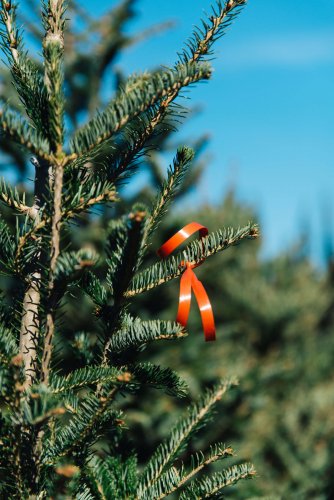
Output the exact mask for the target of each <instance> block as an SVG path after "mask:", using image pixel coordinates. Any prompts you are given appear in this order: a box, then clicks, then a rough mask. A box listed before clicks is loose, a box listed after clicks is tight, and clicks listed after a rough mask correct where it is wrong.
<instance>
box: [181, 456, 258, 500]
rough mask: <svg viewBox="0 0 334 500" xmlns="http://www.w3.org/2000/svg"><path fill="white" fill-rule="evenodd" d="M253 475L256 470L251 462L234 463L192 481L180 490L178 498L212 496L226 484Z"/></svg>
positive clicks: (194, 499) (229, 484)
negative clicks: (222, 469) (220, 470)
mask: <svg viewBox="0 0 334 500" xmlns="http://www.w3.org/2000/svg"><path fill="white" fill-rule="evenodd" d="M255 475H256V471H255V469H254V466H253V465H252V464H241V465H234V466H233V467H230V468H228V469H226V470H224V471H222V472H216V473H214V474H211V476H206V477H204V478H203V479H199V480H197V481H194V482H193V483H191V484H190V485H189V486H188V487H187V488H186V489H185V490H184V491H183V492H182V494H181V496H180V500H201V499H202V498H212V497H213V496H216V495H217V494H218V493H220V492H221V490H222V489H224V488H226V487H227V486H232V485H233V484H235V483H237V482H238V481H240V480H241V479H252V478H254V477H255Z"/></svg>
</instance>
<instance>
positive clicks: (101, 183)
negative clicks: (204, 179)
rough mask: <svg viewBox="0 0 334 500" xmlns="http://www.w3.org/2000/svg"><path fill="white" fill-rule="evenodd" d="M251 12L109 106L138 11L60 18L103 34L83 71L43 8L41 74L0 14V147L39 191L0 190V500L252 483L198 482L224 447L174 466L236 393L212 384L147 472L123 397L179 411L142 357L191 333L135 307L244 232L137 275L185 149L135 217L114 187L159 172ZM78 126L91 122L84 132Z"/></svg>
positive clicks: (184, 173)
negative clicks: (111, 71) (117, 61)
mask: <svg viewBox="0 0 334 500" xmlns="http://www.w3.org/2000/svg"><path fill="white" fill-rule="evenodd" d="M244 4H245V0H228V1H227V2H226V3H225V4H223V3H221V2H217V3H216V4H215V6H214V7H213V10H212V15H211V16H210V17H209V18H208V19H207V20H204V21H202V26H201V28H197V29H196V30H195V31H194V33H193V35H192V36H191V38H190V39H189V40H188V42H187V48H186V49H185V50H183V51H182V52H181V53H180V54H179V56H178V60H177V61H176V63H175V65H174V66H173V67H172V68H169V69H166V68H164V69H159V70H156V71H152V72H151V73H147V72H145V73H143V74H136V75H133V76H130V77H129V78H122V76H119V82H118V85H117V89H116V92H115V95H114V96H113V98H112V99H111V100H110V102H108V103H107V104H105V105H104V103H103V102H101V101H100V99H99V92H98V89H100V87H101V81H102V79H103V76H104V73H105V71H106V69H107V67H108V66H109V65H110V63H111V62H112V60H113V58H114V57H115V54H117V52H118V51H119V50H121V49H122V48H123V47H124V46H126V45H127V44H129V43H131V39H130V38H129V37H126V36H125V35H124V34H123V32H122V26H123V24H124V22H125V20H127V19H128V18H130V17H131V16H132V10H133V2H132V1H130V0H126V1H124V2H122V3H121V4H120V5H119V6H118V7H117V8H116V9H114V10H113V11H112V12H111V13H110V14H109V15H107V16H106V17H105V18H104V19H102V20H101V22H100V23H99V22H97V21H94V22H93V21H91V19H88V20H87V18H86V13H85V12H84V11H83V10H82V9H81V7H80V6H79V5H76V4H73V6H72V8H71V10H69V11H68V13H67V14H66V16H67V17H68V16H69V14H72V15H73V16H81V17H82V18H84V19H86V21H87V23H88V24H89V23H91V24H90V26H91V27H92V29H93V28H94V29H95V30H96V31H97V32H98V33H99V34H100V35H102V40H103V44H101V45H99V50H97V51H96V53H95V54H93V56H92V57H91V60H88V56H87V55H83V53H77V52H76V50H77V49H76V43H77V40H78V39H79V38H80V37H78V34H77V33H76V31H75V29H74V28H73V30H71V27H70V26H66V22H65V7H66V5H65V3H64V2H63V1H62V0H50V1H49V2H43V3H42V25H43V28H42V30H40V29H39V27H38V26H37V27H36V25H35V24H32V25H31V24H30V22H28V21H27V23H26V24H27V28H28V29H29V30H30V31H31V33H32V35H33V36H35V37H36V39H37V40H40V41H41V43H42V57H41V59H39V58H37V59H36V58H35V57H33V56H32V55H31V54H29V52H28V51H27V49H26V48H25V45H24V39H23V38H24V33H23V32H21V30H20V29H19V28H18V26H19V23H18V20H17V15H20V10H19V7H18V6H17V5H16V4H15V3H14V2H4V1H1V21H2V31H1V39H2V49H3V52H4V54H5V55H6V57H7V65H8V68H9V72H8V71H7V70H6V69H3V70H2V71H3V80H4V82H8V81H11V82H12V83H13V84H14V88H15V92H16V95H12V91H11V90H7V91H6V92H7V94H8V97H9V99H6V100H4V101H3V102H2V104H1V111H0V121H1V125H0V126H1V131H2V137H1V145H2V146H3V149H4V150H5V152H6V153H7V154H8V155H9V157H10V158H11V161H13V162H15V165H14V166H13V167H12V169H14V170H15V172H17V173H18V175H17V178H20V176H21V179H24V176H25V174H26V172H27V153H28V154H29V155H30V156H31V155H32V157H31V164H32V165H33V167H34V180H33V182H32V184H33V189H32V190H31V189H29V186H28V187H26V186H24V189H22V186H21V185H18V186H17V187H13V185H11V184H10V182H9V181H8V179H3V180H2V181H1V184H0V199H1V202H2V214H1V218H0V264H1V272H2V274H3V279H2V284H1V286H2V292H1V293H2V302H1V310H0V343H1V357H0V359H1V364H0V376H1V378H0V381H1V428H0V429H1V430H0V446H1V466H0V488H1V489H0V491H1V496H2V497H4V498H29V497H30V498H31V497H32V496H34V497H36V498H50V497H57V498H61V497H63V496H64V497H73V498H79V499H89V498H110V499H114V498H117V499H118V498H119V499H121V498H133V499H134V498H138V499H152V498H165V497H167V496H169V495H172V496H173V495H174V496H175V495H177V497H178V498H183V499H186V498H187V499H188V498H210V497H213V496H217V495H220V494H221V492H222V490H223V489H224V488H225V487H227V486H230V485H233V484H234V483H236V482H238V481H239V480H240V479H244V478H250V477H253V476H254V468H253V466H252V465H250V464H246V463H241V464H237V465H233V466H230V467H225V468H220V469H219V470H218V471H216V472H214V473H211V472H210V470H207V469H208V468H209V467H210V465H211V464H213V463H215V462H218V461H219V460H222V459H224V458H228V457H230V456H231V455H232V454H233V451H232V449H231V447H230V445H224V444H223V443H221V442H217V443H213V444H212V445H210V446H209V445H206V446H205V449H204V452H202V451H195V452H194V453H192V454H191V456H190V457H189V461H186V462H184V461H182V456H183V453H184V452H185V450H186V449H187V448H188V445H189V443H190V441H191V439H192V438H193V437H194V435H195V434H196V433H197V432H198V431H199V430H200V429H201V428H202V427H203V426H204V425H205V424H207V422H208V421H209V420H210V417H211V416H212V413H213V411H214V409H215V407H216V406H217V403H218V402H219V400H220V399H221V398H222V397H223V396H224V394H225V393H226V392H227V391H228V389H230V388H231V387H233V386H234V385H236V381H235V380H234V379H233V378H232V379H224V380H220V381H216V383H215V384H213V385H212V387H211V388H209V389H208V390H206V392H205V393H204V395H203V396H202V397H200V398H198V399H197V400H196V401H195V402H193V403H189V404H188V409H187V411H186V413H185V415H183V416H182V417H181V418H180V419H179V420H178V421H177V422H176V423H175V424H174V425H173V426H172V428H171V430H170V432H169V434H168V435H167V436H166V437H165V438H164V440H163V441H162V442H161V443H160V444H158V445H157V447H156V449H155V451H154V452H153V453H152V455H151V456H150V457H149V458H148V460H147V462H146V464H140V466H139V465H138V463H137V450H136V449H133V446H132V444H131V442H129V440H128V438H127V435H128V430H127V423H126V407H125V408H122V400H121V398H120V396H122V395H125V396H126V395H127V394H130V395H131V397H132V398H134V399H136V398H138V399H140V398H141V397H142V394H143V393H144V394H145V392H144V389H145V387H154V388H157V389H160V390H163V391H165V392H167V393H168V394H169V395H171V396H174V397H179V398H182V397H186V396H187V384H186V383H185V381H184V380H183V379H182V378H181V377H180V376H179V375H178V374H177V373H176V372H175V371H173V370H172V369H171V368H169V367H164V366H160V365H156V364H153V363H152V362H150V361H147V360H145V361H139V358H140V356H139V353H140V351H141V350H142V348H143V346H145V345H146V344H149V343H155V341H159V340H161V341H163V340H169V341H170V342H176V341H177V340H178V339H182V338H183V337H185V336H186V335H187V331H186V329H185V326H184V324H181V323H180V322H175V321H172V319H173V318H171V319H170V320H158V319H156V318H155V317H153V318H151V319H149V320H144V319H141V318H140V316H139V315H138V316H134V315H133V313H132V309H131V307H132V306H133V304H135V302H136V299H137V296H138V295H140V294H142V293H144V292H145V291H147V290H150V289H155V288H156V287H160V286H161V285H163V284H164V283H167V282H169V281H171V280H175V279H177V278H179V277H180V276H181V277H182V278H183V276H184V275H185V274H186V272H188V271H189V270H190V269H192V268H194V267H195V266H197V265H199V264H200V263H202V262H203V261H204V260H205V259H207V258H209V257H211V256H213V255H215V254H216V253H218V252H221V251H223V250H225V249H227V248H229V247H231V246H232V245H235V244H237V243H239V242H241V241H243V240H246V239H253V238H256V237H257V235H258V229H257V226H256V225H254V224H252V223H248V224H246V225H244V226H243V227H239V228H237V229H232V228H231V227H227V228H223V229H219V230H217V231H215V232H211V233H209V234H208V235H205V234H204V233H203V232H202V234H201V236H202V237H201V238H200V239H199V240H195V241H193V242H191V243H190V244H189V243H187V245H186V246H185V247H184V249H183V251H182V253H179V254H178V255H176V256H175V257H173V256H172V257H169V258H166V259H165V260H163V261H160V259H158V257H156V261H155V262H153V263H151V262H150V261H148V260H146V255H147V253H148V251H149V249H150V247H151V245H152V238H153V237H155V238H156V237H157V235H158V233H159V231H160V223H161V221H162V219H163V217H164V216H165V214H166V211H167V208H168V205H170V204H172V203H173V198H175V196H176V195H177V193H178V192H180V190H182V186H183V183H184V182H185V183H186V182H188V183H189V182H192V181H191V177H189V175H188V169H190V168H191V164H192V161H193V158H194V150H193V149H192V148H189V147H186V146H181V147H179V148H178V150H177V152H176V154H175V158H174V161H173V162H172V164H171V166H170V168H169V170H168V173H167V176H166V178H165V179H163V180H162V181H161V185H160V187H159V189H158V190H157V193H156V194H155V196H154V198H153V199H152V201H151V202H150V204H149V205H145V204H144V201H146V199H145V197H143V199H142V200H138V201H137V202H136V203H135V204H133V205H132V206H131V207H130V208H129V207H128V202H126V201H122V184H123V183H124V181H125V180H126V179H129V178H130V176H131V174H133V173H134V172H135V171H136V169H137V167H138V166H139V165H140V159H142V158H146V157H147V155H148V154H149V153H150V152H151V153H152V151H153V153H152V157H151V159H150V160H146V161H148V162H149V163H150V165H151V167H152V171H154V150H155V149H156V148H157V147H158V145H159V144H161V143H163V141H164V138H165V136H166V135H168V134H170V133H171V131H172V130H173V127H174V121H175V119H179V118H180V117H182V116H183V115H184V113H185V110H184V108H182V107H180V105H179V103H178V102H177V98H178V96H179V95H180V93H181V92H182V90H183V89H184V88H186V87H189V86H191V85H193V84H195V83H196V82H199V81H201V80H207V79H209V78H210V76H211V72H212V70H211V65H210V63H209V62H207V59H208V58H210V56H211V54H212V48H213V44H214V42H215V41H216V40H218V39H219V38H220V37H221V36H222V35H224V33H225V31H226V28H227V27H228V26H229V25H230V23H231V21H232V20H233V18H234V17H236V15H237V14H238V13H239V11H240V10H241V8H242V7H243V6H244ZM109 23H110V26H111V27H110V26H109V29H108V30H107V34H108V36H104V35H105V33H106V30H105V28H106V26H108V25H109ZM83 37H84V35H83ZM65 42H66V43H65ZM67 49H68V50H67ZM67 57H68V58H69V59H70V60H69V61H67V60H66V58H67ZM83 78H84V79H85V78H86V84H87V83H89V86H88V89H87V85H83V86H82V79H83ZM65 95H66V96H67V99H66V98H65ZM175 101H176V102H175ZM96 107H98V108H99V110H98V111H96V112H95V109H96ZM80 113H81V115H82V113H84V114H85V116H86V117H87V121H86V123H84V124H83V125H81V124H80V125H79V123H78V119H77V118H78V115H79V114H80ZM65 125H66V126H65ZM17 145H19V147H17ZM11 173H13V172H11ZM195 177H196V176H195ZM97 205H99V206H101V207H102V209H101V212H100V214H101V216H100V218H101V225H100V226H99V227H100V229H101V228H103V237H101V234H99V236H98V238H96V239H94V238H91V239H88V240H86V241H85V243H84V244H81V245H78V244H77V243H76V242H75V236H73V232H75V231H76V229H75V227H76V226H75V224H78V225H81V224H82V225H83V226H84V227H85V228H88V232H89V234H91V233H92V232H94V227H96V216H91V215H90V212H91V210H92V208H93V207H96V206H97ZM114 207H117V208H114ZM188 222H189V221H184V224H187V223H188ZM103 224H104V225H103ZM97 242H98V244H97ZM185 263H186V264H187V269H186V270H185ZM192 279H194V278H192ZM192 283H193V282H192ZM196 283H197V282H196ZM196 286H199V285H196ZM134 307H135V306H134ZM139 314H140V311H139ZM80 317H82V318H85V320H86V318H87V317H89V320H87V323H86V328H85V330H84V331H76V325H77V324H78V323H80ZM159 344H160V343H159ZM161 344H163V342H161Z"/></svg>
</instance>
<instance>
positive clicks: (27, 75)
mask: <svg viewBox="0 0 334 500" xmlns="http://www.w3.org/2000/svg"><path fill="white" fill-rule="evenodd" d="M16 8H17V5H16V3H14V2H13V1H8V2H7V1H5V0H1V11H0V21H1V23H2V24H3V27H4V30H3V31H1V33H0V36H1V40H2V43H1V45H2V49H3V51H4V53H5V54H6V56H7V59H8V61H9V64H10V68H11V73H12V76H13V79H14V85H15V88H16V90H17V92H18V94H19V96H20V99H21V101H22V103H23V104H24V108H25V111H26V113H27V114H28V116H29V118H30V119H31V120H32V122H33V124H34V125H35V127H36V129H37V130H38V131H40V133H41V134H42V135H43V137H44V138H45V139H48V122H47V119H46V110H47V90H46V87H45V85H44V82H43V80H42V77H41V75H40V73H39V69H38V67H37V66H36V65H35V64H34V62H33V61H32V60H30V59H29V58H28V56H27V53H26V51H25V49H24V45H23V40H22V36H21V34H20V32H19V30H18V28H17V25H16Z"/></svg>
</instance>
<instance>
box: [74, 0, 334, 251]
mask: <svg viewBox="0 0 334 500" xmlns="http://www.w3.org/2000/svg"><path fill="white" fill-rule="evenodd" d="M82 3H84V4H86V5H88V2H82ZM114 4H115V2H110V1H109V0H108V1H106V0H105V1H104V2H101V3H100V4H96V13H97V14H98V13H99V11H103V10H105V9H106V8H107V7H108V6H111V5H114ZM210 4H211V2H210V1H207V0H178V1H172V0H171V1H169V2H163V1H154V0H139V1H138V4H137V11H138V13H139V17H138V19H137V20H135V21H134V22H133V23H131V24H130V25H129V30H131V31H132V30H135V29H143V28H145V27H148V26H150V25H151V24H154V23H156V22H161V21H164V20H167V19H172V20H175V21H176V24H175V27H174V28H173V29H172V30H170V31H168V32H166V33H163V34H161V35H159V36H158V37H155V38H154V39H151V40H148V41H146V42H145V43H143V44H141V45H138V46H136V47H135V48H133V49H129V50H128V51H127V52H126V54H125V56H124V57H123V58H122V60H120V61H119V65H120V66H121V67H122V69H123V70H124V71H125V72H128V73H131V72H133V71H140V70H145V69H150V68H152V67H156V66H157V65H159V64H165V65H171V64H173V63H174V62H175V60H176V52H177V50H179V49H180V47H182V45H183V42H184V40H185V39H186V38H187V36H188V35H189V34H190V33H191V31H192V27H193V25H194V24H196V23H197V22H198V20H199V19H200V18H201V17H203V16H205V11H207V12H208V11H209V8H210ZM94 8H95V6H94ZM333 28H334V2H333V1H329V0H317V2H316V3H315V2H314V1H311V0H294V1H293V2H287V1H285V2H284V1H277V0H250V1H249V3H248V5H247V7H246V8H245V9H244V11H243V12H242V14H241V15H240V17H239V18H238V19H237V20H236V22H235V23H234V25H233V26H232V27H231V28H230V30H229V32H228V33H227V35H226V36H225V37H223V38H222V39H221V40H220V41H219V42H218V43H217V45H216V60H215V61H214V62H213V64H214V68H215V73H214V76H213V79H212V81H211V82H209V83H208V84H204V85H203V84H202V85H198V86H197V87H196V88H194V89H193V90H192V92H191V94H189V95H190V96H191V99H192V104H193V105H197V104H201V105H202V106H203V111H202V113H201V114H200V115H199V116H198V117H196V118H195V119H193V120H191V121H189V122H188V123H187V124H185V126H184V127H182V129H181V130H182V131H181V132H180V135H179V137H181V138H184V139H185V140H186V138H187V137H193V136H194V135H195V136H197V135H199V134H201V133H203V132H209V133H210V135H211V143H210V152H211V155H212V159H211V161H210V163H209V165H208V167H207V171H206V173H205V175H204V177H203V181H202V182H201V183H200V186H199V188H198V189H197V191H196V192H195V193H193V195H192V197H191V199H189V200H188V203H189V204H191V203H197V202H199V201H200V200H204V201H211V202H214V203H218V202H219V201H220V200H221V199H222V197H223V196H224V192H226V189H227V188H228V187H229V186H230V185H231V184H233V185H235V187H236V190H237V193H238V197H239V198H240V199H242V200H245V201H247V202H250V203H251V204H253V205H254V206H255V208H256V209H257V210H258V213H259V217H260V221H261V225H262V232H263V251H264V255H267V256H270V255H273V254H275V253H277V252H279V251H281V250H282V249H284V248H286V247H287V246H288V245H291V244H292V243H293V242H294V241H295V240H296V239H297V238H298V235H299V233H300V230H301V228H303V229H305V228H306V229H308V230H310V234H311V236H312V241H311V251H312V256H313V257H314V258H315V259H316V260H317V261H319V260H320V259H321V253H320V250H321V245H320V242H319V239H320V238H321V237H322V234H323V225H324V220H325V217H324V213H325V215H326V217H327V218H328V222H329V223H331V224H332V226H331V230H332V232H333V233H334V226H333V220H332V221H331V220H330V216H332V218H334V201H333V196H332V195H333V191H334V142H333V135H334V99H333V95H332V94H333V88H334V29H333Z"/></svg>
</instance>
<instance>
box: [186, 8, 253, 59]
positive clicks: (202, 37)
mask: <svg viewBox="0 0 334 500" xmlns="http://www.w3.org/2000/svg"><path fill="white" fill-rule="evenodd" d="M246 3H247V0H226V1H225V2H224V3H223V2H222V1H221V0H218V1H216V5H215V6H214V7H213V8H212V13H213V15H212V16H210V18H209V20H205V21H204V20H202V28H196V29H195V31H194V33H193V35H192V37H191V38H190V39H189V40H188V42H187V44H186V45H187V49H185V50H184V51H183V52H182V53H181V54H179V56H180V59H181V61H183V62H184V63H186V62H189V61H200V60H202V59H203V58H204V57H207V56H210V55H212V54H211V52H210V50H211V48H212V45H213V44H214V43H215V41H216V40H218V39H219V38H221V37H222V36H223V35H225V33H226V30H227V28H228V27H229V26H230V25H231V23H232V21H233V20H234V19H235V18H236V16H237V15H238V14H239V13H240V10H241V8H242V7H243V6H245V5H246Z"/></svg>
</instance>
